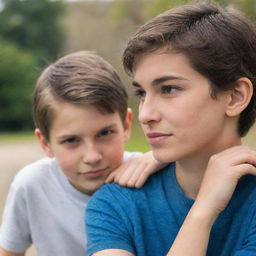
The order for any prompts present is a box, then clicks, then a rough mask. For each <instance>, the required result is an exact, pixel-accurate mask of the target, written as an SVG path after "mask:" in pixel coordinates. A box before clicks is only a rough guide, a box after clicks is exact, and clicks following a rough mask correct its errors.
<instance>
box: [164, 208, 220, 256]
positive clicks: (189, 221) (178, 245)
mask: <svg viewBox="0 0 256 256" xmlns="http://www.w3.org/2000/svg"><path fill="white" fill-rule="evenodd" d="M215 219H216V216H214V215H213V214H212V213H211V212H207V211H206V210H205V209H204V208H202V207H201V208H200V207H199V206H197V205H196V204H194V206H193V207H192V208H191V210H190V211H189V213H188V215H187V217H186V218H185V221H184V223H183V225H182V227H181V228H180V230H179V233H178V235H177V237H176V239H175V241H174V243H173V245H172V247H171V249H170V251H169V252H168V254H167V256H194V255H197V256H205V255H206V251H207V247H208V242H209V237H210V232H211V228H212V225H213V223H214V221H215Z"/></svg>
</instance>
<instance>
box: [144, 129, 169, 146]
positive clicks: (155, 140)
mask: <svg viewBox="0 0 256 256" xmlns="http://www.w3.org/2000/svg"><path fill="white" fill-rule="evenodd" d="M146 136H147V138H148V143H149V144H151V145H154V144H159V143H161V142H162V141H163V140H165V139H167V138H169V137H170V136H173V134H171V133H161V132H151V133H147V134H146Z"/></svg>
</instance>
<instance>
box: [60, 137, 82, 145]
mask: <svg viewBox="0 0 256 256" xmlns="http://www.w3.org/2000/svg"><path fill="white" fill-rule="evenodd" d="M78 141H79V140H78V138H75V137H71V138H67V139H65V140H63V141H62V142H61V144H71V143H76V142H78Z"/></svg>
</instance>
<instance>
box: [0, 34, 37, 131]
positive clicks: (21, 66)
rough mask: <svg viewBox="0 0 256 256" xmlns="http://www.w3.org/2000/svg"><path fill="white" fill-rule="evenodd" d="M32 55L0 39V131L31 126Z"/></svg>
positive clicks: (34, 61) (33, 67) (35, 72)
mask: <svg viewBox="0 0 256 256" xmlns="http://www.w3.org/2000/svg"><path fill="white" fill-rule="evenodd" d="M36 65H37V64H36V59H35V57H34V56H33V55H32V54H30V53H26V52H24V50H21V49H19V48H18V47H17V46H16V45H15V44H12V43H10V42H7V41H4V40H3V39H0V131H18V130H25V129H31V128H32V127H33V122H32V118H31V96H32V88H33V86H34V81H35V79H36V76H37V71H36V69H35V67H36Z"/></svg>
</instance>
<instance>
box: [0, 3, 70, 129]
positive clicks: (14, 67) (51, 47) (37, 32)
mask: <svg viewBox="0 0 256 256" xmlns="http://www.w3.org/2000/svg"><path fill="white" fill-rule="evenodd" d="M0 1H1V2H0V3H1V7H2V10H1V11H0V131H13V130H24V129H29V128H30V129H31V128H32V127H33V123H32V116H31V97H32V91H33V87H34V84H35V80H36V77H37V76H38V72H36V67H37V66H42V65H44V64H45V63H49V62H50V61H52V60H53V59H56V57H57V56H58V55H59V52H60V50H61V47H62V43H63V39H64V30H63V28H62V26H61V23H60V22H61V20H60V18H61V16H62V15H63V14H64V11H65V4H64V2H63V1H62V0H55V1H52V0H0Z"/></svg>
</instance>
